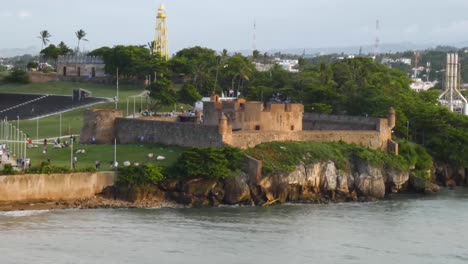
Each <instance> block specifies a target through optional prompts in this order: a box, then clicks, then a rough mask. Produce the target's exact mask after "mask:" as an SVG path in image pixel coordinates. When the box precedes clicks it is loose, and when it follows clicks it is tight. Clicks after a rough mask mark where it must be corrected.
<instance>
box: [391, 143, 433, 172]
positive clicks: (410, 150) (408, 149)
mask: <svg viewBox="0 0 468 264" xmlns="http://www.w3.org/2000/svg"><path fill="white" fill-rule="evenodd" d="M399 145H400V155H401V156H402V157H403V158H404V159H405V160H406V161H407V163H408V164H409V165H410V166H411V167H412V168H414V169H415V170H417V171H427V170H429V169H431V168H432V166H433V161H432V157H431V156H430V155H429V153H427V151H426V150H425V149H424V148H423V147H422V146H420V145H416V144H414V143H411V142H408V141H402V142H399Z"/></svg>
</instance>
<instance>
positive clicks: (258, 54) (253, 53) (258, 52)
mask: <svg viewBox="0 0 468 264" xmlns="http://www.w3.org/2000/svg"><path fill="white" fill-rule="evenodd" d="M258 58H260V51H258V50H254V51H253V52H252V60H253V61H254V62H256V61H257V60H258Z"/></svg>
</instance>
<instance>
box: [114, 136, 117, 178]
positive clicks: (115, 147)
mask: <svg viewBox="0 0 468 264" xmlns="http://www.w3.org/2000/svg"><path fill="white" fill-rule="evenodd" d="M116 165H117V138H114V167H115V170H116V171H117V166H116Z"/></svg>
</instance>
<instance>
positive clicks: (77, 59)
mask: <svg viewBox="0 0 468 264" xmlns="http://www.w3.org/2000/svg"><path fill="white" fill-rule="evenodd" d="M57 63H58V64H104V59H103V58H102V57H101V56H86V55H60V56H58V59H57Z"/></svg>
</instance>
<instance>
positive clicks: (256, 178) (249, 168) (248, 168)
mask: <svg viewBox="0 0 468 264" xmlns="http://www.w3.org/2000/svg"><path fill="white" fill-rule="evenodd" d="M262 168H263V162H262V161H261V160H257V159H255V158H253V157H250V156H248V155H245V156H244V167H243V168H242V170H243V171H244V172H245V173H246V174H247V176H248V177H249V182H250V183H251V184H257V183H259V182H260V181H261V180H262Z"/></svg>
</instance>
